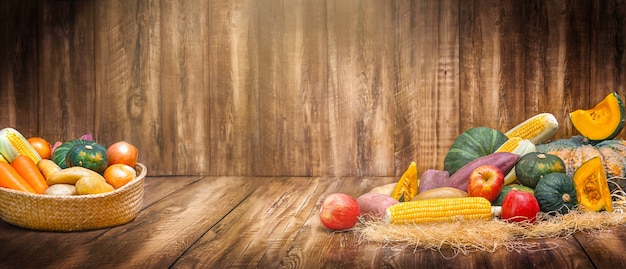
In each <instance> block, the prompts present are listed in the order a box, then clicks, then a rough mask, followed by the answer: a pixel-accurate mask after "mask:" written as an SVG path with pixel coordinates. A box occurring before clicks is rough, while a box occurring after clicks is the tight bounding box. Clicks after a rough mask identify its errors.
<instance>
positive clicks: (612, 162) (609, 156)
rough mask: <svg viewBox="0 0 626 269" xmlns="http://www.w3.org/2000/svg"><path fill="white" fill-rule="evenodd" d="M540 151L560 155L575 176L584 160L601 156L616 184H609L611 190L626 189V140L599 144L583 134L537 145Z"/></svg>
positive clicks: (569, 173) (607, 174)
mask: <svg viewBox="0 0 626 269" xmlns="http://www.w3.org/2000/svg"><path fill="white" fill-rule="evenodd" d="M537 151H538V152H544V153H549V154H553V155H556V156H559V158H561V160H563V162H564V163H565V169H566V174H567V175H568V176H570V177H573V176H574V172H575V171H576V169H578V167H580V166H581V165H582V164H583V163H584V162H586V161H588V160H590V159H592V158H593V157H597V156H600V157H601V158H602V163H603V165H604V172H605V173H606V176H607V178H611V179H612V180H613V181H614V182H615V183H617V185H616V184H609V189H610V190H611V192H613V191H616V190H617V189H620V188H621V189H623V190H626V180H625V179H624V178H626V140H622V139H612V140H604V141H602V142H600V143H597V144H592V142H591V141H589V140H588V139H586V138H584V137H582V136H573V137H571V138H570V139H558V140H555V141H552V142H550V143H546V144H541V145H537Z"/></svg>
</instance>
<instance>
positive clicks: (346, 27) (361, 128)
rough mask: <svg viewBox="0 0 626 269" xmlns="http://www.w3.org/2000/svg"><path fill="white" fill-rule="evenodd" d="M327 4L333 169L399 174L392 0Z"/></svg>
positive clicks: (337, 172) (339, 172)
mask: <svg viewBox="0 0 626 269" xmlns="http://www.w3.org/2000/svg"><path fill="white" fill-rule="evenodd" d="M327 5H328V16H327V17H328V28H327V31H328V35H329V40H328V42H329V44H328V46H329V52H328V53H329V59H328V61H329V66H330V68H331V69H330V70H329V85H328V91H329V92H328V102H329V124H330V127H329V129H330V140H331V146H330V148H331V159H332V163H333V164H332V165H333V166H334V167H333V172H332V174H335V175H382V174H386V175H389V174H394V172H395V171H394V165H393V161H391V160H393V159H394V156H393V154H394V140H393V137H394V131H395V117H393V114H394V113H395V108H394V104H395V103H394V94H395V89H396V87H397V85H396V82H395V80H396V77H395V76H394V74H393V72H392V70H393V68H394V66H395V60H396V55H395V53H394V52H393V51H392V50H390V48H392V46H393V45H392V44H394V42H395V41H394V38H395V36H394V35H393V34H394V33H395V28H394V26H395V24H394V23H393V12H392V11H393V9H392V8H393V6H392V2H380V1H328V3H327Z"/></svg>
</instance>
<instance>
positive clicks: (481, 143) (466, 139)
mask: <svg viewBox="0 0 626 269" xmlns="http://www.w3.org/2000/svg"><path fill="white" fill-rule="evenodd" d="M507 140H508V137H506V136H505V135H504V134H503V133H502V132H500V131H498V130H495V129H492V128H489V127H485V126H481V127H473V128H470V129H467V130H466V131H464V132H463V133H461V134H460V135H459V136H458V137H457V138H456V139H455V140H454V142H453V143H452V146H450V149H449V150H448V152H447V153H446V156H445V158H444V161H443V169H444V170H446V171H448V173H449V174H450V175H453V174H454V173H455V172H456V171H457V170H459V169H461V167H463V166H464V165H466V164H467V163H469V162H471V161H473V160H475V159H477V158H479V157H482V156H486V155H489V154H491V153H494V152H495V151H496V149H498V148H499V147H500V146H501V145H502V144H504V142H506V141H507Z"/></svg>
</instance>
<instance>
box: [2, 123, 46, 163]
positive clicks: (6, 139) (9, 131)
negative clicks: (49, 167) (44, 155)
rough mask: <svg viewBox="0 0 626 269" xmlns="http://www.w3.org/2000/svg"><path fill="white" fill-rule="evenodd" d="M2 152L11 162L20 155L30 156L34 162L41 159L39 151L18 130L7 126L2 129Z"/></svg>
mask: <svg viewBox="0 0 626 269" xmlns="http://www.w3.org/2000/svg"><path fill="white" fill-rule="evenodd" d="M0 154H2V156H3V157H4V159H6V161H8V162H9V163H10V162H12V161H13V159H15V157H17V156H18V155H24V156H27V157H29V158H30V159H31V160H33V162H35V163H38V162H39V161H40V160H41V156H39V153H37V151H36V150H35V148H33V146H32V145H31V144H30V143H29V142H28V140H26V138H24V136H23V135H22V134H20V133H19V132H18V131H17V130H15V129H13V128H10V127H7V128H4V129H2V130H0Z"/></svg>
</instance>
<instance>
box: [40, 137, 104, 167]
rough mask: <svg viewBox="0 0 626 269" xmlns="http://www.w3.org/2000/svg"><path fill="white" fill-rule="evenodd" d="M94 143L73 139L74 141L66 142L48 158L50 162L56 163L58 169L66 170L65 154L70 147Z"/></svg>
mask: <svg viewBox="0 0 626 269" xmlns="http://www.w3.org/2000/svg"><path fill="white" fill-rule="evenodd" d="M94 143H95V142H93V141H90V140H84V139H74V140H69V141H66V142H64V143H63V144H61V145H60V146H58V147H57V148H56V149H55V150H54V152H53V153H52V157H50V160H52V161H53V162H54V163H56V164H57V165H58V166H59V167H61V168H63V169H65V168H67V162H66V161H65V159H66V156H67V152H68V151H69V150H70V149H71V148H72V147H74V146H76V145H90V144H94Z"/></svg>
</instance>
